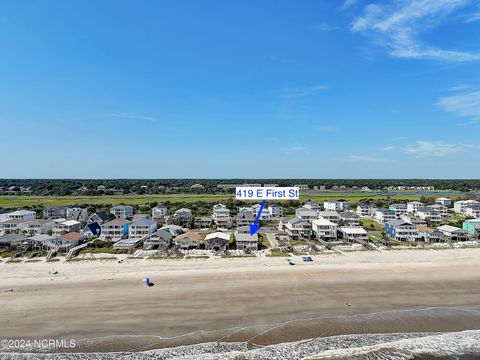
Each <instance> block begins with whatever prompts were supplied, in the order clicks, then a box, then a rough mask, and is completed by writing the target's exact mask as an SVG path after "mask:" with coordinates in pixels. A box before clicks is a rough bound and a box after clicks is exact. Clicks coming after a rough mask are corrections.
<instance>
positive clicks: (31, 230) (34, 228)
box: [19, 219, 54, 236]
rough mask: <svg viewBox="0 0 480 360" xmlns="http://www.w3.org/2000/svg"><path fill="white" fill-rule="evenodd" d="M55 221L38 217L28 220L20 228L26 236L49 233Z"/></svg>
mask: <svg viewBox="0 0 480 360" xmlns="http://www.w3.org/2000/svg"><path fill="white" fill-rule="evenodd" d="M53 224H54V223H53V221H51V220H48V219H36V220H33V221H26V222H24V223H21V224H20V226H19V227H20V230H21V231H23V232H24V233H25V235H26V236H35V235H41V234H48V233H49V232H50V231H52V229H53Z"/></svg>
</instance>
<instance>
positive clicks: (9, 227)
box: [0, 219, 25, 235]
mask: <svg viewBox="0 0 480 360" xmlns="http://www.w3.org/2000/svg"><path fill="white" fill-rule="evenodd" d="M24 222H25V221H23V220H20V219H11V220H6V221H2V222H0V235H6V234H13V233H18V232H19V231H20V225H21V224H23V223H24Z"/></svg>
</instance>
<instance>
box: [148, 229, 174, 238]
mask: <svg viewBox="0 0 480 360" xmlns="http://www.w3.org/2000/svg"><path fill="white" fill-rule="evenodd" d="M152 236H155V237H157V236H158V237H159V238H164V239H167V240H171V239H173V235H172V234H171V233H170V232H168V231H167V230H158V231H157V232H155V233H154V234H153V235H152Z"/></svg>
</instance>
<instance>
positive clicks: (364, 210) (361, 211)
mask: <svg viewBox="0 0 480 360" xmlns="http://www.w3.org/2000/svg"><path fill="white" fill-rule="evenodd" d="M357 214H358V216H361V217H368V216H371V215H372V207H371V206H370V204H358V205H357Z"/></svg>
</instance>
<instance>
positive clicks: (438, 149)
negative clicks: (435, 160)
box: [403, 140, 464, 157]
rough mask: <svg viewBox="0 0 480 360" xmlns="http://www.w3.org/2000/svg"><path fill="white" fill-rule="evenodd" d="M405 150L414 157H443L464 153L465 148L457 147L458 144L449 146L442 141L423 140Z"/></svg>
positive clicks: (406, 147)
mask: <svg viewBox="0 0 480 360" xmlns="http://www.w3.org/2000/svg"><path fill="white" fill-rule="evenodd" d="M403 150H404V151H405V152H406V153H407V154H409V155H414V156H420V157H424V156H435V157H441V156H448V155H452V154H456V153H459V152H462V151H463V150H464V146H463V145H457V144H448V143H444V142H440V141H426V140H421V141H417V142H416V143H415V145H407V146H405V147H404V148H403Z"/></svg>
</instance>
